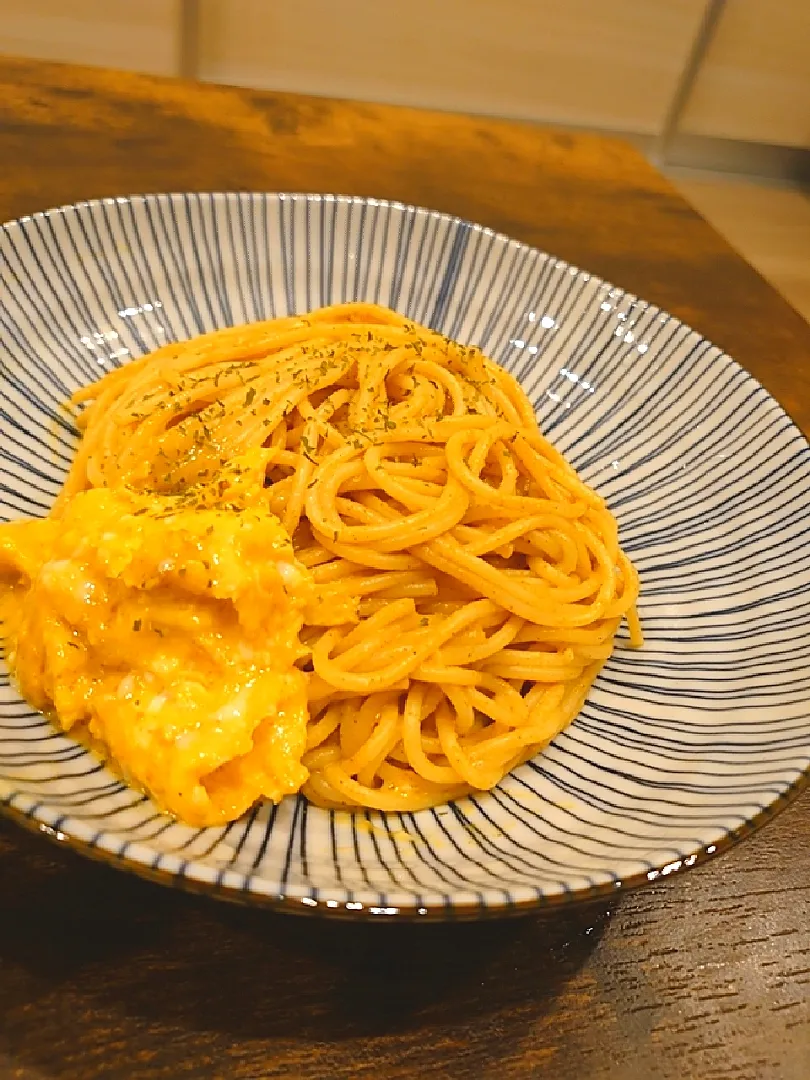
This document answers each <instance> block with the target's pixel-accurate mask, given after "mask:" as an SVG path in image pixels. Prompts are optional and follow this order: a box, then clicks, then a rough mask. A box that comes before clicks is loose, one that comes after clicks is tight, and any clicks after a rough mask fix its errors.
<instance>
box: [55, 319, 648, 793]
mask: <svg viewBox="0 0 810 1080" xmlns="http://www.w3.org/2000/svg"><path fill="white" fill-rule="evenodd" d="M73 400H74V402H75V403H77V404H85V405H87V407H86V408H85V409H84V411H83V412H82V413H81V415H80V418H79V422H80V426H81V427H82V428H83V431H84V436H83V439H82V441H81V444H80V446H79V449H78V453H77V456H76V458H75V461H74V464H73V467H72V469H71V471H70V474H69V476H68V478H67V481H66V483H65V487H64V490H63V492H62V494H61V496H60V500H59V502H58V504H57V506H56V508H55V511H54V512H55V513H56V514H57V515H58V514H59V513H60V510H61V508H62V507H63V506H64V505H65V503H66V501H67V500H69V499H70V498H71V497H72V496H73V495H75V494H76V493H77V492H79V491H82V490H84V489H86V488H93V487H110V488H119V487H121V486H125V487H127V488H130V489H133V490H135V491H141V492H151V493H166V494H177V493H182V492H183V491H185V490H189V489H190V488H192V487H193V486H194V485H199V484H201V483H202V484H208V485H209V486H210V484H211V483H212V482H214V486H215V481H216V477H217V475H218V474H219V473H220V472H221V470H223V469H224V468H226V467H227V466H228V465H229V463H232V462H233V461H234V459H236V458H238V457H239V455H242V454H245V453H246V452H248V451H250V450H251V449H255V448H259V447H260V448H262V449H263V453H264V456H265V472H266V481H265V483H266V484H267V498H268V499H269V502H270V507H271V509H272V510H273V512H274V513H276V514H277V515H278V517H279V518H280V520H281V521H282V523H283V525H284V527H285V529H286V531H287V532H288V533H289V535H290V536H291V537H292V540H293V548H294V551H295V553H296V555H297V558H298V560H299V561H300V563H302V564H303V565H304V566H305V567H307V568H308V569H309V572H310V574H311V576H312V579H313V580H314V583H315V588H316V591H317V601H316V602H315V603H314V604H311V605H310V607H309V609H308V611H307V614H306V616H305V621H304V626H303V629H302V632H301V642H302V645H303V648H304V650H305V653H304V656H303V658H302V659H301V660H299V661H298V664H299V666H300V667H301V668H302V669H303V670H304V671H305V672H307V674H308V700H309V721H308V725H307V749H306V753H305V755H304V758H303V763H304V765H305V766H306V768H307V769H308V771H309V778H308V780H307V781H306V783H305V785H304V787H303V791H304V793H305V794H306V795H307V796H308V797H309V798H310V799H311V800H313V801H314V802H315V803H318V804H320V805H326V806H351V807H357V806H364V807H373V808H377V809H380V810H414V809H419V808H423V807H428V806H432V805H435V804H437V803H443V802H446V801H448V800H450V799H453V798H456V797H458V796H459V795H461V794H463V793H465V792H469V791H470V790H474V789H479V790H480V789H488V788H491V787H493V786H494V785H495V784H497V782H498V781H499V780H500V779H501V778H502V777H503V776H504V774H505V773H507V772H508V771H509V770H510V769H511V768H513V767H514V766H515V765H516V764H517V763H519V762H521V761H523V760H525V759H526V758H527V757H529V756H530V755H531V754H533V753H534V752H536V751H537V750H538V749H539V748H542V747H543V746H544V745H546V744H547V743H548V742H549V741H550V740H551V739H552V738H553V737H554V736H555V735H556V734H557V733H558V732H559V731H561V730H562V729H563V728H564V727H565V726H566V725H567V724H568V723H569V722H570V721H571V720H572V719H573V718H574V717H575V716H576V714H577V712H578V711H579V709H580V707H581V705H582V703H583V700H584V698H585V695H586V693H587V692H588V689H589V687H590V685H591V683H592V681H593V679H594V677H595V676H596V674H597V672H598V671H599V669H600V667H601V666H602V664H603V663H604V662H605V660H606V659H607V658H608V657H609V656H610V654H611V651H612V649H613V644H614V637H615V634H616V631H617V628H618V626H619V624H620V622H621V620H622V619H623V618H626V619H627V620H628V624H629V629H630V641H631V644H640V642H641V634H640V629H639V624H638V619H637V616H636V613H635V602H636V597H637V593H638V579H637V575H636V573H635V571H634V569H633V567H632V565H631V563H630V562H629V560H628V559H627V557H626V556H625V555H624V554H623V552H622V551H621V549H620V547H619V543H618V536H617V525H616V522H615V520H614V518H613V516H612V515H611V514H610V512H609V511H608V510H607V508H606V506H605V504H604V502H603V500H602V499H601V498H599V497H598V496H597V495H596V494H595V493H594V492H593V491H591V490H590V489H589V488H588V487H587V486H586V485H585V484H584V483H583V482H582V481H581V480H580V479H579V478H578V477H577V475H576V473H575V472H574V470H573V469H572V468H571V467H570V466H569V465H568V464H567V463H566V461H565V460H564V459H563V457H562V456H561V455H560V454H559V453H558V452H557V451H556V450H555V449H554V448H553V447H552V446H551V445H550V443H549V442H548V441H547V440H546V439H545V438H543V436H542V435H541V433H540V431H539V429H538V426H537V422H536V419H535V415H534V411H533V408H532V405H531V403H530V402H529V400H528V399H527V397H526V396H525V394H524V393H523V391H522V390H521V388H520V387H519V385H518V383H517V382H516V381H515V379H514V378H512V376H511V375H509V374H508V373H507V372H506V371H504V370H503V369H502V368H500V367H499V366H498V365H497V364H496V363H494V362H493V361H492V360H489V359H488V358H486V357H485V356H484V355H483V354H482V353H481V351H480V350H479V349H478V348H475V347H468V346H464V345H460V344H458V343H456V342H454V341H450V340H449V339H447V338H445V337H443V336H441V335H440V334H438V333H435V332H434V331H431V330H428V329H425V328H424V327H421V326H418V325H416V324H415V323H413V322H411V321H409V320H406V319H404V318H402V317H401V316H400V315H398V314H396V313H394V312H393V311H389V310H387V309H383V308H379V307H375V306H372V305H367V304H346V305H340V306H336V307H331V308H324V309H321V310H319V311H315V312H312V313H310V314H309V315H306V316H303V317H297V316H296V317H289V318H282V319H274V320H271V321H268V322H263V323H256V324H252V325H249V326H243V327H236V328H232V329H226V330H219V331H216V332H214V333H211V334H207V335H204V336H202V337H198V338H195V339H193V340H191V341H186V342H180V343H177V344H172V345H168V346H166V347H164V348H161V349H159V350H158V351H156V352H154V353H152V354H150V355H148V356H145V357H143V358H141V359H138V360H135V361H133V362H131V363H129V364H127V365H126V366H124V367H122V368H120V369H117V370H115V371H113V372H110V373H109V374H107V375H106V376H104V378H102V379H101V380H100V382H98V383H96V384H95V385H93V386H89V387H87V388H85V389H83V390H80V391H79V392H78V393H77V394H76V395H75V396H74V399H73Z"/></svg>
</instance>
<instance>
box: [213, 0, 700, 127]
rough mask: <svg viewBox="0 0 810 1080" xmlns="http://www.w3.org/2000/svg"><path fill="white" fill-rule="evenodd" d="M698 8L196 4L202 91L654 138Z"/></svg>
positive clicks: (525, 0)
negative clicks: (221, 86)
mask: <svg viewBox="0 0 810 1080" xmlns="http://www.w3.org/2000/svg"><path fill="white" fill-rule="evenodd" d="M703 9H704V0H664V2H661V0H658V2H656V0H612V2H611V3H609V4H606V3H604V2H603V0H565V2H560V0H340V2H336V0H289V2H284V3H282V2H276V3H266V2H263V0H201V4H200V52H199V74H200V76H201V77H202V78H204V79H211V80H215V81H220V82H235V83H240V84H245V85H251V86H262V87H271V88H274V89H284V90H299V91H308V92H311V93H320V94H327V95H332V96H344V97H352V98H361V99H367V100H375V101H386V102H391V103H398V104H408V105H419V106H427V107H434V108H435V107H438V108H441V109H452V110H461V111H466V112H479V113H494V114H497V115H501V116H511V117H520V118H525V119H532V120H555V121H560V122H563V123H572V124H581V125H587V126H594V127H607V128H620V129H630V130H633V131H639V132H645V133H652V132H655V131H657V130H658V128H659V127H660V124H661V121H662V118H663V116H664V114H665V111H666V108H667V105H668V103H669V100H670V98H671V95H672V92H673V89H674V86H675V84H676V82H677V79H678V75H679V72H680V70H681V67H682V65H683V62H684V59H685V57H686V54H687V50H688V48H689V44H690V42H691V40H692V38H693V35H694V33H695V30H696V27H697V25H698V23H699V20H700V17H701V15H702V12H703Z"/></svg>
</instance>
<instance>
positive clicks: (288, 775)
mask: <svg viewBox="0 0 810 1080" xmlns="http://www.w3.org/2000/svg"><path fill="white" fill-rule="evenodd" d="M241 470H242V467H241V466H238V465H237V466H236V471H237V472H238V473H239V475H238V476H237V475H236V474H235V473H234V472H232V473H231V475H230V477H229V478H228V481H227V482H226V485H224V486H222V493H220V487H217V488H215V489H199V490H198V491H196V492H192V493H191V495H190V496H185V497H176V496H153V495H139V494H134V493H131V492H129V491H126V490H118V491H115V492H113V491H110V490H108V489H105V488H99V489H95V490H92V491H87V492H82V493H80V494H79V495H77V496H75V497H74V498H73V499H72V500H70V502H69V503H68V505H67V507H66V508H65V510H64V513H63V516H62V517H60V518H56V519H54V518H46V519H43V520H36V521H26V522H15V523H12V524H10V525H5V526H0V585H1V584H2V579H3V578H5V581H6V587H5V588H2V587H0V595H3V594H5V601H4V603H3V607H4V609H5V610H4V611H3V612H2V614H3V615H4V616H5V624H6V627H7V629H8V631H9V640H10V645H11V648H10V655H9V659H10V661H11V666H12V669H13V671H14V673H15V676H16V678H17V680H18V682H19V684H20V687H21V689H22V691H23V693H24V694H25V696H26V698H27V699H28V700H29V701H30V702H31V703H32V704H33V705H35V706H36V707H37V708H39V709H41V710H43V711H45V712H48V713H50V714H52V715H55V716H56V718H57V719H58V722H59V723H60V724H61V725H62V726H63V727H64V728H65V729H66V730H73V729H76V732H77V733H79V734H82V733H86V734H87V735H88V736H89V737H90V739H91V740H93V741H95V742H98V743H100V744H102V746H103V747H106V748H107V749H108V750H109V752H110V753H111V754H112V756H113V758H114V759H115V760H116V762H117V763H118V766H119V767H120V768H121V770H122V772H123V773H124V775H125V776H126V778H127V779H128V780H129V781H130V782H132V783H134V784H136V785H138V786H140V787H142V788H145V789H146V790H148V791H150V792H151V793H152V794H153V795H154V797H155V798H156V800H157V802H158V803H159V804H160V805H161V806H162V807H163V808H164V809H166V810H169V811H171V812H172V813H174V814H176V815H177V816H178V817H180V818H182V819H183V820H184V821H187V822H189V823H191V824H196V825H212V824H216V823H219V822H223V821H229V820H232V819H233V818H235V817H237V816H238V815H239V814H241V813H243V812H244V811H245V810H246V809H248V807H250V806H251V804H252V803H253V802H254V801H255V800H256V799H257V798H259V797H264V798H267V799H270V800H272V801H275V802H277V801H278V800H279V799H281V798H282V796H284V795H286V794H288V793H290V792H294V791H297V790H298V789H299V788H300V786H301V784H302V783H303V782H304V780H305V779H306V776H307V770H306V769H305V768H304V766H303V765H302V764H301V755H302V753H303V751H304V747H305V742H306V722H307V703H306V685H305V676H304V675H303V674H302V673H301V672H299V671H298V670H297V669H296V668H295V667H294V666H293V665H294V662H295V660H296V659H298V657H299V655H300V652H301V649H300V646H299V644H298V630H299V629H300V626H301V617H302V616H301V611H302V608H303V606H304V604H305V603H306V601H307V599H308V596H309V579H308V575H307V572H306V571H305V570H304V568H303V567H300V566H299V565H298V564H297V562H296V560H295V557H294V555H293V552H292V547H291V545H290V540H289V537H288V536H287V534H286V533H285V532H284V530H283V528H282V527H281V525H280V523H279V522H278V520H277V519H276V518H275V517H274V516H273V515H272V514H271V513H270V512H269V511H268V510H267V509H266V501H267V500H266V499H264V500H262V498H261V491H262V483H261V475H260V472H256V470H253V471H254V472H256V475H252V471H251V469H250V467H249V466H245V467H244V472H242V471H241ZM246 477H247V478H248V480H247V483H246V482H245V478H246ZM251 484H253V485H254V487H253V488H251ZM243 489H244V490H243ZM262 502H264V504H265V505H264V506H263V505H262Z"/></svg>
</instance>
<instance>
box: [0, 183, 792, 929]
mask: <svg viewBox="0 0 810 1080" xmlns="http://www.w3.org/2000/svg"><path fill="white" fill-rule="evenodd" d="M0 266H2V272H1V273H2V283H1V285H0V289H1V290H2V291H0V517H2V518H3V519H9V518H12V517H17V516H21V515H25V516H37V515H43V514H45V513H46V512H47V510H48V508H49V506H50V505H51V502H52V500H53V499H54V497H55V495H56V493H57V491H58V490H59V487H60V484H61V482H62V479H63V477H64V475H65V472H66V470H67V468H68V465H69V462H70V460H71V455H72V452H73V447H74V445H75V431H74V430H73V428H72V424H71V421H70V419H69V417H68V415H67V414H66V413H65V411H64V410H63V408H62V405H63V403H64V401H65V399H66V398H67V397H68V395H69V394H70V393H71V392H72V391H73V390H74V389H76V388H77V387H79V386H81V385H84V384H85V383H87V382H89V381H92V380H95V379H96V378H98V377H99V375H101V374H102V373H103V372H105V371H107V370H109V369H110V368H112V367H114V366H116V365H119V364H122V363H125V362H126V361H127V360H128V359H130V358H131V357H135V356H139V355H141V354H142V353H144V352H147V351H149V350H152V349H154V348H156V347H158V346H160V345H163V344H164V343H166V342H167V341H171V340H175V339H180V338H187V337H190V336H193V335H195V334H198V333H202V332H204V331H207V330H211V329H213V328H216V327H221V326H226V325H232V324H236V323H244V322H249V321H252V320H255V319H264V318H268V317H273V316H279V315H286V314H289V313H292V312H302V311H306V310H309V309H311V308H314V307H318V306H321V305H323V304H329V303H337V302H342V301H347V300H367V301H374V302H376V303H380V304H383V305H386V306H390V307H393V308H395V309H397V310H398V311H401V312H402V313H404V314H406V315H407V316H409V317H411V318H413V319H416V320H418V321H419V322H423V323H426V324H427V325H429V326H432V327H435V328H437V329H439V330H441V331H442V332H443V333H445V334H447V335H449V336H451V337H453V338H457V339H459V340H460V341H462V342H465V343H476V344H478V345H480V346H481V347H482V348H483V349H484V350H485V352H487V353H488V354H489V355H490V356H492V357H493V358H494V359H496V360H498V361H499V362H500V363H501V364H503V365H504V366H505V367H506V368H507V369H508V370H510V371H511V372H512V373H513V374H514V375H515V376H516V377H517V378H518V379H519V380H520V382H521V383H522V384H523V386H524V388H525V390H526V391H527V393H528V394H529V396H530V397H531V399H532V401H533V402H534V404H535V407H536V410H537V414H538V418H539V422H540V425H541V427H542V429H543V431H544V432H545V434H546V435H548V436H549V437H550V438H551V439H552V441H553V442H554V443H555V444H556V446H557V447H558V448H559V449H560V450H561V451H562V452H563V453H564V454H565V455H566V456H567V457H568V459H569V460H570V461H571V463H572V464H573V465H574V466H575V467H576V468H577V470H578V471H579V472H580V474H581V475H582V476H583V477H584V478H585V479H586V480H587V482H588V483H590V484H591V485H592V486H594V487H595V488H596V489H597V491H599V492H600V493H601V494H602V495H603V496H604V497H605V498H606V499H607V502H608V505H609V506H610V508H611V510H612V511H613V513H614V514H615V516H616V517H617V519H618V521H619V525H620V537H621V542H622V545H623V547H624V549H625V550H626V552H627V553H628V554H629V555H630V557H631V558H632V559H633V561H634V562H635V565H636V566H637V568H638V570H639V572H640V576H641V589H642V591H641V600H640V615H641V619H642V623H643V626H644V631H645V635H646V645H645V647H644V648H643V649H642V650H641V651H638V652H637V651H630V650H627V649H623V648H618V649H617V650H616V651H615V653H614V655H613V657H612V659H611V660H610V661H609V662H608V663H607V664H606V666H605V667H604V669H603V671H602V673H601V674H600V676H599V677H598V679H597V680H596V683H595V684H594V686H593V688H592V691H591V693H590V694H589V696H588V699H587V701H586V703H585V705H584V707H583V709H582V711H581V713H580V715H579V717H578V718H577V719H576V720H575V721H574V723H572V724H571V726H570V727H569V728H568V729H567V730H565V731H564V732H563V733H562V734H561V735H559V736H558V737H557V738H556V739H555V740H554V741H553V743H552V744H551V745H550V746H549V747H548V748H547V749H546V750H545V751H543V752H542V753H541V754H539V755H538V756H537V757H536V758H534V759H533V760H530V761H528V762H526V764H524V765H522V766H521V767H519V768H517V769H515V770H514V771H513V772H512V773H511V774H510V775H508V776H507V777H506V778H505V779H504V780H503V781H502V782H501V783H500V784H499V785H498V787H497V788H495V789H494V790H493V791H491V792H487V793H483V794H480V795H476V796H474V797H468V798H464V799H462V800H460V801H458V802H456V803H453V804H449V805H446V806H440V807H436V808H435V809H433V810H427V811H420V812H416V813H393V814H392V813H387V814H384V813H378V812H376V811H373V812H358V813H353V814H351V813H347V812H344V811H329V810H323V809H319V808H317V807H315V806H312V805H309V804H308V803H307V802H306V800H304V799H303V798H302V797H297V798H287V799H285V800H284V801H283V802H282V803H281V804H280V805H278V806H271V805H259V806H256V807H255V808H254V809H253V810H251V812H250V813H249V814H248V815H247V816H245V817H244V818H242V819H241V820H239V821H237V822H234V823H232V824H230V825H228V826H227V827H223V828H209V829H195V828H190V827H187V826H185V825H182V824H179V823H177V822H176V821H174V820H173V819H171V818H169V817H167V816H166V815H164V814H162V813H160V812H159V810H158V809H157V808H156V807H155V806H154V804H153V803H152V802H151V801H150V800H149V799H148V798H147V797H145V796H144V795H143V794H140V793H138V792H136V791H133V790H132V789H130V788H128V787H127V786H126V785H125V784H124V783H122V782H121V780H120V779H119V778H118V776H116V775H115V774H114V773H113V772H111V771H110V770H109V769H108V768H106V767H105V766H104V765H102V764H101V763H100V762H99V761H98V760H97V759H96V758H95V757H94V756H93V755H92V754H90V753H89V752H87V751H86V750H85V749H83V748H82V746H81V745H79V744H78V743H77V742H75V741H74V740H73V739H71V738H69V737H68V736H66V735H63V734H61V733H60V732H59V731H57V730H56V728H55V727H54V726H53V725H52V724H51V722H50V721H49V720H48V719H46V718H45V717H43V716H41V715H40V714H38V713H36V712H32V711H31V709H30V708H29V707H28V706H27V705H26V704H25V703H24V702H22V701H21V700H20V698H19V696H18V694H17V693H16V691H15V689H14V685H13V683H11V682H10V680H9V678H8V673H7V671H5V670H3V673H2V676H0V804H2V807H3V808H4V809H5V810H6V811H7V812H8V813H10V814H11V815H12V816H14V817H15V818H17V819H18V820H19V821H21V822H22V823H24V824H28V825H30V826H31V827H33V828H35V829H37V830H39V831H40V832H42V833H44V834H46V835H48V836H50V837H52V838H54V839H56V840H58V841H61V842H62V843H65V844H68V845H70V846H71V847H75V848H76V849H78V850H80V851H82V852H85V853H87V854H90V855H94V856H96V857H99V858H103V859H106V860H108V861H110V862H113V863H114V864H115V865H118V866H120V867H123V868H126V869H128V870H132V871H135V872H136V873H139V874H143V875H145V876H148V877H152V878H155V879H157V880H160V881H163V882H166V883H171V884H175V885H181V886H183V887H186V888H191V889H196V890H201V891H204V892H208V893H211V894H213V895H216V896H220V897H224V898H227V899H234V900H243V901H249V902H255V903H260V904H266V905H269V906H271V907H275V908H278V909H282V910H285V911H295V912H309V913H315V914H326V915H331V916H342V917H355V918H357V917H366V916H381V917H391V916H401V917H406V918H413V919H431V918H480V917H484V916H488V915H504V914H509V913H515V912H521V911H527V910H532V909H535V908H537V907H538V906H541V905H545V904H554V903H559V902H566V901H569V902H570V901H574V900H582V899H590V898H593V897H595V896H599V895H602V894H605V893H613V892H615V891H616V890H617V889H621V888H625V887H632V886H636V885H638V884H640V883H643V882H646V881H652V880H655V879H657V878H659V877H663V876H667V875H669V874H672V873H675V872H677V871H681V870H682V869H684V868H688V867H690V866H694V865H695V864H696V863H698V862H700V861H701V860H703V859H705V858H707V857H708V856H710V855H713V854H715V853H716V852H719V851H721V850H723V849H724V848H726V847H728V846H729V844H731V843H732V842H733V841H734V840H736V839H738V838H739V837H740V836H743V835H744V834H745V833H747V832H749V831H750V830H752V829H753V828H755V827H756V826H757V825H759V824H760V823H761V822H762V821H764V820H765V819H766V818H767V817H768V816H769V815H771V814H773V813H774V812H775V811H776V810H778V809H779V808H780V807H781V806H783V805H784V804H785V803H786V801H787V800H788V799H789V798H790V797H791V796H792V795H794V794H795V793H796V792H797V791H798V790H799V789H800V788H801V787H802V786H803V785H804V784H805V783H806V781H807V775H808V767H809V766H810V705H809V701H810V677H809V676H808V672H809V671H810V544H808V542H807V529H808V524H807V523H808V521H810V447H808V444H807V442H806V440H805V439H804V437H803V436H802V435H801V433H800V432H799V431H798V430H797V429H796V427H795V426H794V425H793V424H792V423H791V421H790V420H789V419H788V417H787V416H786V415H785V413H784V412H783V411H782V409H781V408H780V406H779V405H778V404H777V403H776V402H775V401H774V400H773V399H772V398H771V397H769V396H768V394H767V393H766V392H765V390H763V388H762V387H761V386H760V385H759V384H758V383H757V382H756V381H755V380H754V379H753V378H752V377H751V376H750V375H748V374H747V373H746V372H745V371H744V370H742V368H740V366H739V365H738V364H737V363H735V361H734V360H732V359H731V358H729V357H728V356H726V355H724V354H723V352H722V351H721V350H720V349H718V348H716V347H714V346H713V345H711V344H710V343H709V342H708V341H705V340H704V339H703V338H701V337H700V336H699V335H698V334H697V333H695V332H694V331H692V330H690V329H689V328H688V327H687V326H684V325H683V324H682V323H681V322H679V321H678V320H677V319H675V318H673V317H672V316H671V315H668V314H667V313H666V312H664V311H661V310H659V309H658V308H656V307H654V306H652V305H650V304H648V303H646V302H645V301H644V300H640V299H638V298H636V297H635V296H632V295H630V294H628V293H626V292H624V291H623V290H622V289H620V288H616V287H615V286H613V285H610V284H608V283H606V282H604V281H601V280H600V279H599V278H597V277H595V276H593V275H592V274H589V273H587V272H586V271H583V270H579V269H577V268H575V267H572V266H569V265H567V264H566V263H564V262H562V261H561V260H559V259H556V258H554V257H553V256H552V255H548V254H545V253H543V252H540V251H537V250H534V249H532V248H530V247H527V246H525V245H523V244H521V243H518V242H516V241H514V240H510V239H508V238H507V237H505V236H501V235H498V234H496V233H494V232H492V231H490V230H489V229H486V228H482V227H481V226H478V225H474V224H471V223H469V222H467V221H462V220H459V219H458V218H453V217H448V216H446V215H443V214H438V213H433V212H431V211H429V210H424V209H419V208H416V207H412V206H405V205H401V204H398V203H390V202H384V201H381V200H377V199H361V198H344V197H340V196H334V195H283V194H196V193H191V194H176V195H146V196H133V197H131V198H115V199H105V200H101V201H97V202H88V203H81V204H78V205H75V206H67V207H62V208H61V209H57V210H51V211H48V212H47V213H43V214H34V215H32V216H30V217H26V218H22V219H20V220H19V221H15V222H11V223H9V224H7V225H5V226H4V227H3V228H2V229H1V230H0Z"/></svg>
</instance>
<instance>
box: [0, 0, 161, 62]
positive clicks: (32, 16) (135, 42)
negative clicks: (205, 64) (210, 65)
mask: <svg viewBox="0 0 810 1080" xmlns="http://www.w3.org/2000/svg"><path fill="white" fill-rule="evenodd" d="M180 3H181V0H0V52H2V53H7V54H9V55H12V56H31V57H36V58H37V59H40V60H69V61H72V62H73V63H77V64H96V65H98V66H101V67H118V68H125V69H127V70H130V71H147V72H150V73H151V74H155V75H174V74H175V73H176V71H177V66H178V61H179V31H180V20H179V10H180Z"/></svg>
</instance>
